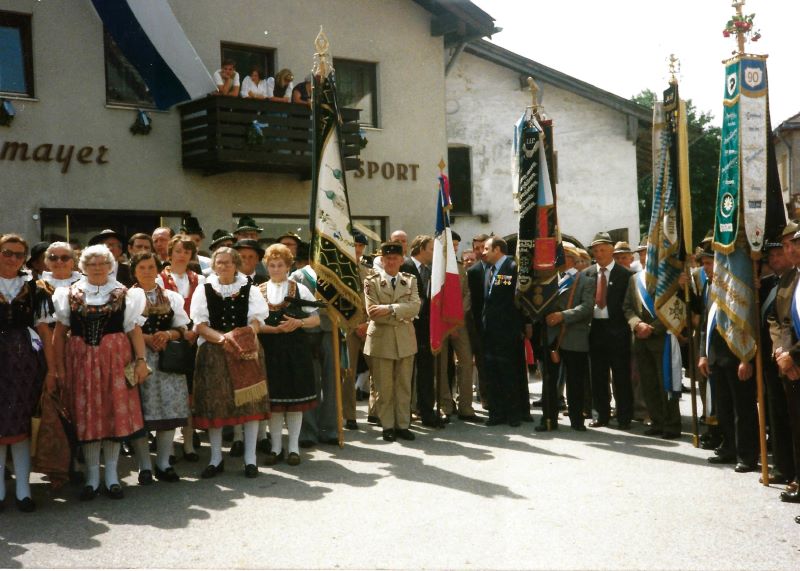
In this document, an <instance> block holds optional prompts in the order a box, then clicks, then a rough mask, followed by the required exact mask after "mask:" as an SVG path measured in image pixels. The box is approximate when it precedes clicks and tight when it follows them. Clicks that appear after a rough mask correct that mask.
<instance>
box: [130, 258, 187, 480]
mask: <svg viewBox="0 0 800 571" xmlns="http://www.w3.org/2000/svg"><path fill="white" fill-rule="evenodd" d="M131 275H133V277H134V279H135V280H136V285H135V286H134V287H138V288H141V289H143V290H144V294H145V297H146V298H147V304H146V305H145V309H144V312H143V314H142V315H143V316H144V318H145V322H144V324H143V325H142V335H143V336H144V343H145V345H146V347H147V353H146V356H145V358H146V359H147V366H148V367H150V369H151V370H152V371H153V372H152V373H151V375H150V376H149V377H148V378H147V381H146V382H145V383H143V384H141V385H139V394H140V396H141V399H142V410H143V414H144V427H145V429H146V430H155V431H156V466H155V477H156V479H158V480H160V481H165V482H177V481H178V480H180V477H179V476H178V474H177V473H176V472H175V469H174V468H173V467H172V466H171V465H170V462H169V459H170V458H169V457H170V456H171V455H172V441H173V439H174V438H175V429H176V428H178V427H181V426H186V421H187V419H188V418H189V391H188V389H187V387H186V375H185V374H180V373H170V372H166V371H162V370H161V369H160V368H159V355H160V354H161V352H162V351H163V350H164V349H165V348H166V346H167V344H168V343H169V342H170V341H178V340H180V339H182V338H183V336H184V333H185V332H186V326H187V325H188V324H189V316H188V315H186V312H185V311H184V309H183V305H184V301H183V297H181V295H180V294H179V293H177V292H174V291H169V290H165V289H164V288H162V287H161V286H159V285H158V284H157V283H156V277H157V276H158V262H157V260H156V255H155V254H154V253H152V252H145V253H141V254H136V255H135V256H133V258H132V259H131ZM145 459H146V464H147V465H145V466H144V467H143V468H144V469H143V470H141V469H140V472H139V481H140V483H141V482H142V480H148V476H149V477H150V478H152V463H151V460H150V454H149V453H148V454H146V455H145ZM148 472H149V474H148Z"/></svg>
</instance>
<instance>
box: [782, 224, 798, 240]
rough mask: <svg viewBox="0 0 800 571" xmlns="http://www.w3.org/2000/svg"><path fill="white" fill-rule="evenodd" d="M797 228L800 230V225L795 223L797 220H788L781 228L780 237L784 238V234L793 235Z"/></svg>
mask: <svg viewBox="0 0 800 571" xmlns="http://www.w3.org/2000/svg"><path fill="white" fill-rule="evenodd" d="M798 230H800V225H798V224H797V220H789V221H788V222H786V226H784V228H783V230H781V239H783V238H786V236H794V234H795V232H797V231H798Z"/></svg>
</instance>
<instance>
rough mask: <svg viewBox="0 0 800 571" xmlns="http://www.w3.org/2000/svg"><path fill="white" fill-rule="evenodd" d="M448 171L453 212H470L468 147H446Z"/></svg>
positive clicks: (470, 163)
mask: <svg viewBox="0 0 800 571" xmlns="http://www.w3.org/2000/svg"><path fill="white" fill-rule="evenodd" d="M447 162H448V163H449V164H448V165H447V171H448V172H449V173H450V199H451V200H452V201H453V214H472V160H471V157H470V148H469V147H449V148H448V149H447Z"/></svg>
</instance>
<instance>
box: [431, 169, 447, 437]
mask: <svg viewBox="0 0 800 571" xmlns="http://www.w3.org/2000/svg"><path fill="white" fill-rule="evenodd" d="M437 166H438V167H439V176H444V167H445V166H447V163H445V162H444V157H441V158H440V159H439V164H438V165H437ZM436 196H438V197H439V198H438V202H439V208H443V206H444V205H443V204H442V203H441V196H442V191H441V189H437V190H436ZM444 247H445V248H452V245H451V244H450V243H449V242H448V241H447V231H446V230H445V240H444ZM447 254H448V252H447V250H445V251H444V252H443V255H444V259H445V260H446V259H447ZM432 274H433V272H431V279H433V275H432ZM428 286H429V287H430V284H428ZM428 294H429V295H430V289H428ZM428 301H429V302H430V300H428ZM428 326H429V327H430V323H429V324H428ZM442 342H444V339H442ZM440 349H441V348H440ZM448 353H449V350H448ZM439 359H445V360H447V359H448V354H444V353H441V352H440V353H439V354H438V355H435V356H434V359H433V366H434V379H435V381H434V383H433V390H434V391H436V398H435V402H436V418H437V419H438V418H439V414H440V412H441V408H440V407H441V405H442V403H441V402H440V396H439V389H440V388H441V386H442V375H441V374H440V373H441V371H442V367H437V366H436V361H437V360H439ZM449 370H450V367H449V366H447V367H445V371H448V372H449ZM437 422H438V421H437Z"/></svg>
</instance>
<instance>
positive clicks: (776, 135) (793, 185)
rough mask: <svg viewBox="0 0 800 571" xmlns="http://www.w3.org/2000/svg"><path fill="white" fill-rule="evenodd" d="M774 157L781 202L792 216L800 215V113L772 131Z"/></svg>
mask: <svg viewBox="0 0 800 571" xmlns="http://www.w3.org/2000/svg"><path fill="white" fill-rule="evenodd" d="M773 141H774V143H775V157H776V159H777V161H778V174H779V176H780V180H781V191H782V192H783V202H784V204H786V205H788V208H789V215H790V217H792V218H797V217H798V216H800V113H798V114H797V115H794V116H792V117H790V118H789V119H787V120H786V121H784V122H783V123H781V124H780V125H778V127H777V128H776V129H775V130H774V131H773Z"/></svg>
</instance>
